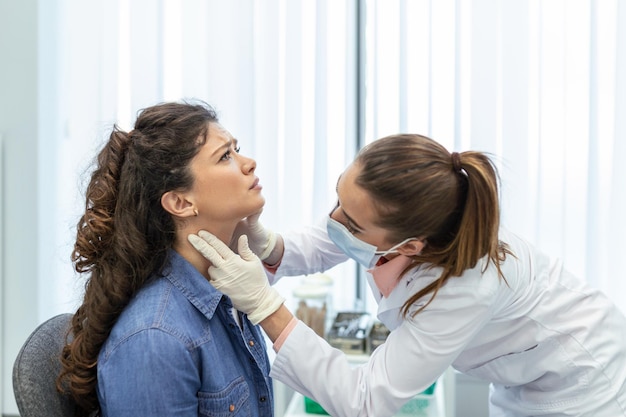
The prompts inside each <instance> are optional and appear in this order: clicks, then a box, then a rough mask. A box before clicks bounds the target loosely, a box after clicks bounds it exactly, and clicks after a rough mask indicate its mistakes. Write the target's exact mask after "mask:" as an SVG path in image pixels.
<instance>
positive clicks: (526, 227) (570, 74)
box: [365, 0, 626, 311]
mask: <svg viewBox="0 0 626 417" xmlns="http://www.w3.org/2000/svg"><path fill="white" fill-rule="evenodd" d="M366 4H367V9H368V12H367V13H366V15H367V22H366V27H367V33H368V34H370V36H369V37H368V38H367V45H366V50H367V52H368V65H367V66H366V68H365V70H366V72H367V80H368V81H369V85H368V88H367V92H368V94H367V96H366V106H365V107H366V109H368V110H367V114H366V118H367V124H366V134H365V139H366V142H369V141H371V140H373V139H375V138H377V137H380V136H384V135H387V134H390V133H395V132H398V131H406V130H408V131H411V132H414V133H421V134H426V135H428V136H430V137H432V138H434V139H436V140H438V141H439V142H441V143H442V144H444V145H446V146H447V147H448V148H449V149H450V150H457V151H462V150H469V149H474V150H480V151H486V152H490V153H492V154H493V155H494V157H495V159H496V162H497V164H498V166H499V168H500V174H501V177H502V182H503V183H502V205H503V223H504V224H505V225H506V226H507V227H509V228H511V229H513V230H514V231H516V232H518V233H520V234H521V235H523V236H525V237H527V238H528V239H530V240H531V241H532V242H534V243H535V244H537V245H538V246H539V247H540V248H542V249H543V250H545V251H546V252H548V253H550V254H552V255H555V256H558V257H561V258H563V259H564V261H565V265H566V267H567V268H569V269H570V270H572V271H573V272H575V273H576V274H577V275H579V276H581V277H583V278H584V279H586V280H587V281H588V282H590V283H591V284H592V285H594V286H597V287H599V288H601V289H602V290H604V291H605V292H606V293H607V294H608V295H609V296H610V297H611V298H613V300H614V301H615V302H616V303H618V305H619V306H620V307H621V308H622V310H624V311H626V295H624V294H626V292H624V291H623V290H624V289H625V288H626V284H624V283H622V281H623V280H622V279H621V278H620V277H621V275H622V274H621V273H620V271H618V268H619V266H618V265H619V263H618V262H617V260H618V259H619V257H620V256H621V255H622V254H623V253H624V252H625V251H626V244H625V243H624V239H623V238H622V236H623V235H625V234H626V220H625V219H624V214H623V213H624V212H626V211H625V210H624V209H625V208H626V172H625V168H624V167H623V164H622V163H621V162H620V161H621V159H620V158H621V157H622V155H623V154H624V151H625V150H626V149H625V148H626V141H625V140H624V136H625V133H626V122H624V119H625V118H624V117H623V115H624V114H625V113H624V112H625V111H626V108H625V105H626V89H625V87H624V85H625V81H624V79H625V76H624V75H623V74H624V73H625V69H626V68H625V64H626V29H624V27H625V26H626V10H625V9H626V4H624V3H623V2H619V1H618V0H551V1H540V0H515V1H508V0H471V1H453V0H443V1H441V0H421V1H418V0H416V1H411V0H398V1H387V0H385V1H382V0H367V2H366ZM390 43H394V45H390ZM398 45H400V46H401V48H398ZM397 80H403V83H402V84H401V85H397V84H394V82H396V81H397ZM398 89H401V90H403V92H402V93H401V94H400V93H398ZM382 90H385V91H384V92H383V91H382ZM398 114H405V116H402V117H398V116H397V115H398Z"/></svg>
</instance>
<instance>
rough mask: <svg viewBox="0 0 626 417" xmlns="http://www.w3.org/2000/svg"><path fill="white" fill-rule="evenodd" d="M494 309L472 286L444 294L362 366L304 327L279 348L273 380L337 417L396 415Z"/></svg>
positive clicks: (406, 320)
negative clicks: (354, 363)
mask: <svg viewBox="0 0 626 417" xmlns="http://www.w3.org/2000/svg"><path fill="white" fill-rule="evenodd" d="M490 303H491V297H490V295H489V294H483V293H481V291H480V289H478V291H477V288H474V287H468V288H463V287H459V286H456V287H455V288H454V289H453V290H452V291H450V292H446V291H445V290H444V289H443V288H442V290H441V291H440V293H439V294H438V295H437V297H436V298H435V300H434V301H433V302H432V303H431V304H430V305H429V306H428V307H427V308H426V309H425V310H423V311H422V312H421V313H420V314H418V315H417V316H416V317H415V318H407V319H405V320H404V321H403V322H402V324H401V325H400V327H398V328H397V329H396V330H394V331H392V332H391V334H390V335H389V337H388V339H387V341H386V342H385V343H383V344H382V345H381V346H379V347H378V348H377V349H376V350H375V351H374V353H373V354H372V355H371V357H370V359H369V361H368V362H367V363H366V364H364V365H361V366H358V367H352V366H351V365H350V364H349V362H348V360H347V358H346V356H345V355H344V354H343V353H342V352H341V351H339V350H337V349H334V348H332V347H331V346H330V345H329V344H328V343H327V342H326V341H325V340H324V339H322V338H320V337H318V336H317V335H316V334H315V333H314V332H313V331H312V330H311V329H309V328H308V327H307V326H306V325H304V324H303V323H299V324H298V325H297V326H296V327H295V328H294V330H293V331H292V332H291V334H290V335H289V337H287V340H286V341H285V343H284V344H283V346H282V347H281V349H280V350H279V352H278V354H277V356H276V359H275V360H274V364H273V366H272V372H271V376H272V377H273V378H275V379H277V380H279V381H281V382H284V383H285V384H287V385H289V386H291V387H292V388H294V389H295V390H297V391H299V392H301V393H303V394H304V395H307V396H309V397H310V398H313V399H315V400H316V401H317V402H319V403H320V404H321V405H322V407H324V409H325V410H326V411H328V412H329V413H330V415H332V416H335V417H348V416H354V417H356V416H391V415H393V414H394V413H395V412H397V410H399V409H400V407H401V406H402V405H403V404H404V403H406V402H407V401H408V400H409V399H411V398H412V397H414V396H415V395H417V394H419V393H420V392H422V391H424V390H425V389H426V388H428V387H429V386H430V385H431V384H432V383H433V382H434V381H436V380H437V378H438V377H439V376H440V375H441V374H442V373H443V372H444V371H445V370H446V368H447V367H448V366H450V364H451V363H452V362H453V361H454V360H455V358H456V357H457V356H458V355H459V354H460V353H461V352H462V350H463V349H464V347H465V346H466V345H467V344H468V343H469V341H470V340H471V339H472V338H473V337H474V335H475V334H476V333H477V332H479V331H480V329H481V328H482V327H483V326H484V324H485V323H486V322H487V321H488V320H489V317H490V314H491V308H490Z"/></svg>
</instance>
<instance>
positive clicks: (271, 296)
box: [188, 230, 285, 324]
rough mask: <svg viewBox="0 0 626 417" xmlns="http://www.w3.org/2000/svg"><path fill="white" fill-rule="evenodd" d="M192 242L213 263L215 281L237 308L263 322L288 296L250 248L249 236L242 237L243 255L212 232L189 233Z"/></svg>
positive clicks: (240, 250) (212, 271) (212, 275)
mask: <svg viewBox="0 0 626 417" xmlns="http://www.w3.org/2000/svg"><path fill="white" fill-rule="evenodd" d="M188 240H189V242H190V243H191V244H192V245H193V247H194V248H196V250H198V252H200V253H201V254H202V256H204V257H205V258H207V259H208V260H209V261H210V262H211V263H212V264H213V265H211V266H210V267H209V276H210V282H211V284H212V285H213V286H214V287H215V288H217V289H218V290H219V291H221V292H223V293H224V294H226V295H228V296H229V297H230V299H231V300H232V302H233V305H234V306H235V308H236V309H237V310H239V311H241V312H244V313H246V314H247V315H248V319H250V321H251V322H252V323H253V324H259V323H260V322H262V321H263V320H264V319H265V318H266V317H267V316H269V315H270V314H272V313H273V312H275V311H276V310H278V309H279V308H280V306H281V305H282V304H283V303H284V302H285V299H284V298H283V297H282V296H281V295H280V294H279V293H278V291H276V290H275V289H274V288H272V287H271V286H270V284H269V281H268V280H267V276H266V275H265V269H264V268H263V264H262V263H261V260H260V259H259V258H258V257H257V256H256V255H255V254H254V253H252V251H251V250H250V248H249V247H248V237H247V236H246V235H242V236H241V237H240V238H239V242H238V249H239V255H237V254H236V253H234V252H233V251H232V250H231V249H230V248H229V247H228V246H226V244H225V243H224V242H222V241H221V240H219V239H218V238H217V237H215V236H213V235H212V234H211V233H209V232H206V231H204V230H201V231H200V232H198V235H193V234H191V235H189V236H188Z"/></svg>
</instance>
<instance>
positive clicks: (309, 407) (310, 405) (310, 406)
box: [304, 397, 329, 416]
mask: <svg viewBox="0 0 626 417" xmlns="http://www.w3.org/2000/svg"><path fill="white" fill-rule="evenodd" d="M304 411H306V412H307V413H309V414H324V415H326V416H327V415H329V414H328V413H327V412H326V410H324V409H323V408H322V406H321V405H319V404H318V403H316V402H315V401H313V400H312V399H310V398H309V397H304Z"/></svg>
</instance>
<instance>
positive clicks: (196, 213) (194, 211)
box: [193, 209, 198, 217]
mask: <svg viewBox="0 0 626 417" xmlns="http://www.w3.org/2000/svg"><path fill="white" fill-rule="evenodd" d="M193 214H194V215H195V216H196V217H198V209H193Z"/></svg>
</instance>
